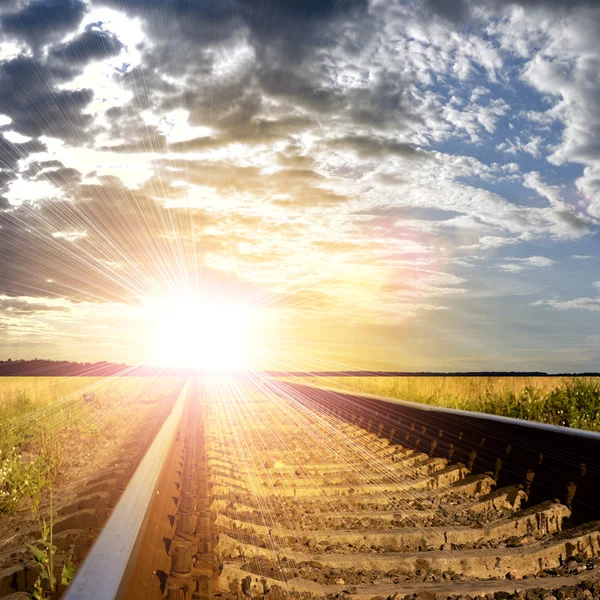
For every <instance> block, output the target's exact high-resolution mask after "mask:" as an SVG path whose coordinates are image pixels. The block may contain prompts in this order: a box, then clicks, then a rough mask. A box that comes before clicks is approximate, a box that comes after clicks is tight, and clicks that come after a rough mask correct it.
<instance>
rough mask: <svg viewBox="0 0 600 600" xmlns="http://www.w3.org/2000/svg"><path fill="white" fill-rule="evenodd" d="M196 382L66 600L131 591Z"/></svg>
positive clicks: (109, 598)
mask: <svg viewBox="0 0 600 600" xmlns="http://www.w3.org/2000/svg"><path fill="white" fill-rule="evenodd" d="M189 389H190V380H189V379H188V381H187V382H186V383H185V384H184V386H183V388H182V390H181V392H180V394H179V397H178V399H177V401H176V403H175V405H174V407H173V410H172V411H171V414H170V415H169V416H168V417H167V419H166V421H165V423H164V424H163V426H162V427H161V429H160V431H159V432H158V434H157V436H156V437H155V438H154V441H153V442H152V445H151V446H150V448H149V449H148V451H147V452H146V454H145V456H144V458H143V459H142V461H141V462H140V464H139V466H138V468H137V469H136V471H135V473H134V475H133V477H132V478H131V481H130V482H129V484H128V485H127V487H126V488H125V491H124V492H123V495H122V496H121V498H120V499H119V501H118V503H117V505H116V506H115V509H114V511H113V512H112V514H111V516H110V517H109V519H108V521H107V522H106V524H105V526H104V528H103V529H102V531H101V532H100V534H99V535H98V537H97V539H96V541H95V542H94V544H93V546H92V548H91V549H90V551H89V553H88V554H87V556H86V558H85V560H84V561H83V563H82V565H81V566H80V567H79V568H78V570H77V573H76V575H75V578H74V579H73V581H72V582H71V584H70V585H69V587H68V588H67V590H66V592H65V594H64V595H63V600H114V599H115V598H119V597H121V596H122V595H123V594H124V593H125V590H126V587H127V583H128V579H129V577H130V570H131V565H132V564H133V562H134V560H135V557H136V555H137V552H138V551H139V540H140V538H141V535H142V534H143V532H144V529H145V524H146V522H147V519H148V515H149V513H150V510H151V504H152V499H153V498H154V497H155V495H156V493H157V491H156V487H157V482H158V479H159V477H160V474H161V472H162V470H163V467H164V465H165V462H166V459H167V457H168V455H169V453H170V451H171V447H172V444H173V442H174V440H175V434H176V432H177V430H178V427H179V423H180V421H181V416H182V414H183V408H184V404H185V402H186V400H187V397H188V394H189Z"/></svg>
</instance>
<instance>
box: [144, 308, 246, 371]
mask: <svg viewBox="0 0 600 600" xmlns="http://www.w3.org/2000/svg"><path fill="white" fill-rule="evenodd" d="M151 306H152V309H151V310H152V313H153V319H152V320H153V321H154V323H153V324H152V323H151V325H150V326H151V327H152V329H153V334H154V335H153V336H152V337H153V341H152V344H153V348H152V356H151V362H152V364H156V365H161V366H167V367H185V368H191V369H203V370H210V371H225V370H240V369H245V368H247V367H248V360H249V358H250V357H249V351H250V341H251V340H250V337H251V336H250V319H249V309H248V308H247V307H245V306H244V305H242V304H235V303H227V302H216V301H215V302H206V301H202V300H199V299H195V298H184V299H166V300H163V301H159V302H152V303H151Z"/></svg>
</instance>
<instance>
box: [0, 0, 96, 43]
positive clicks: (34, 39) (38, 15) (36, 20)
mask: <svg viewBox="0 0 600 600" xmlns="http://www.w3.org/2000/svg"><path fill="white" fill-rule="evenodd" d="M15 4H16V3H13V6H14V5H15ZM86 10H87V7H86V4H85V3H84V2H80V1H79V0H34V1H33V2H29V3H27V4H26V5H25V6H24V7H23V8H22V10H17V11H15V12H10V13H8V14H4V15H3V16H2V18H1V19H0V27H1V28H2V31H3V32H4V33H5V34H8V35H10V36H14V37H16V38H18V39H22V40H25V41H26V42H27V43H28V44H30V45H31V46H32V47H34V48H37V47H39V46H41V45H43V44H45V43H48V42H50V41H53V40H59V39H60V38H62V37H64V36H65V35H66V34H67V33H70V32H71V31H73V30H74V29H75V28H76V27H77V26H78V25H79V23H80V22H81V20H82V18H83V16H84V14H85V12H86Z"/></svg>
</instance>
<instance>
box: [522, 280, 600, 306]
mask: <svg viewBox="0 0 600 600" xmlns="http://www.w3.org/2000/svg"><path fill="white" fill-rule="evenodd" d="M593 285H594V287H595V288H596V289H597V292H598V294H597V296H596V297H595V298H594V297H583V298H573V299H571V300H558V299H556V298H553V299H550V300H537V301H536V302H533V303H532V304H533V306H549V307H550V308H553V309H555V310H587V311H598V310H600V281H595V282H594V284H593Z"/></svg>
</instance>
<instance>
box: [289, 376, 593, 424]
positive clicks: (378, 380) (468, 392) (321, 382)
mask: <svg viewBox="0 0 600 600" xmlns="http://www.w3.org/2000/svg"><path fill="white" fill-rule="evenodd" d="M294 381H296V382H300V381H299V379H295V380H294ZM303 381H304V382H306V383H310V384H311V385H316V386H327V387H334V388H338V389H340V390H350V391H356V392H365V393H369V394H376V395H379V396H387V397H390V398H401V399H403V400H411V401H413V402H421V403H423V404H433V405H436V406H446V407H450V408H459V409H463V410H472V411H477V412H482V413H488V414H493V415H502V416H506V417H515V418H517V419H527V420H529V421H538V422H541V423H551V424H554V425H564V426H566V427H577V428H579V429H588V430H592V431H600V378H598V377H593V378H571V377H307V378H303Z"/></svg>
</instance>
